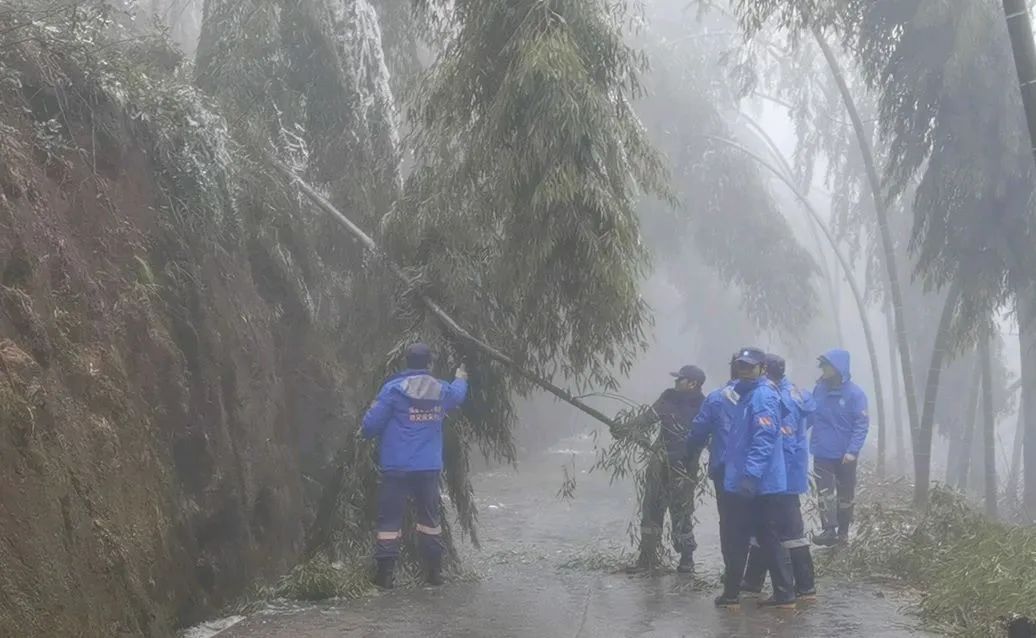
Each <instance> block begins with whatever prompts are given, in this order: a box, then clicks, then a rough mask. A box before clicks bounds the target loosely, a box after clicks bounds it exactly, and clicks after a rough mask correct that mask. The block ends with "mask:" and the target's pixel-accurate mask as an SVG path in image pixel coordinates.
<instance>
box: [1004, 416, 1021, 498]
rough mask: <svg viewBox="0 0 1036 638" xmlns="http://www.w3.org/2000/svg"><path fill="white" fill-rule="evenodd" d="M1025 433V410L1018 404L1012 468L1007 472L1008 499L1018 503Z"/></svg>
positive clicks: (1012, 450)
mask: <svg viewBox="0 0 1036 638" xmlns="http://www.w3.org/2000/svg"><path fill="white" fill-rule="evenodd" d="M1024 433H1025V411H1024V410H1023V409H1022V407H1021V406H1018V420H1017V423H1016V425H1015V428H1014V445H1013V446H1012V447H1011V468H1010V469H1009V470H1008V472H1007V500H1008V501H1009V502H1010V504H1011V505H1012V506H1017V505H1018V474H1019V470H1020V469H1021V465H1022V445H1023V440H1024V436H1023V435H1024Z"/></svg>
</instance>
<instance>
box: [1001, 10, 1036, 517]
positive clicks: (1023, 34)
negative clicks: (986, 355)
mask: <svg viewBox="0 0 1036 638" xmlns="http://www.w3.org/2000/svg"><path fill="white" fill-rule="evenodd" d="M1003 5H1004V16H1005V18H1006V20H1007V32H1008V35H1009V36H1010V38H1011V50H1012V53H1013V54H1014V66H1015V71H1016V72H1017V74H1018V84H1019V87H1020V89H1021V94H1022V105H1023V106H1024V107H1025V120H1026V123H1027V125H1028V128H1029V146H1030V148H1031V149H1032V152H1033V154H1034V155H1036V43H1034V42H1033V34H1032V22H1031V20H1030V18H1029V7H1028V6H1027V2H1026V0H1003ZM1032 292H1033V287H1032V286H1031V285H1030V286H1023V287H1022V293H1023V294H1021V295H1018V294H1016V295H1015V302H1016V303H1017V304H1018V324H1019V325H1018V332H1019V340H1020V341H1021V346H1022V381H1023V382H1024V383H1023V389H1022V402H1023V406H1024V408H1023V414H1024V416H1025V432H1024V440H1025V441H1026V442H1027V443H1026V444H1025V445H1024V449H1023V457H1024V458H1023V464H1024V467H1025V495H1024V498H1023V504H1024V507H1025V511H1026V513H1027V514H1028V515H1029V516H1030V517H1032V516H1036V471H1033V469H1032V468H1036V361H1033V360H1032V356H1033V355H1036V347H1034V346H1036V334H1034V332H1036V326H1033V325H1032V323H1031V320H1032V318H1033V317H1032V315H1033V313H1032V309H1031V308H1030V307H1029V306H1030V304H1031V303H1032V301H1031V300H1032V298H1033V297H1032ZM1023 310H1024V312H1023Z"/></svg>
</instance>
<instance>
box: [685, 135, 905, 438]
mask: <svg viewBox="0 0 1036 638" xmlns="http://www.w3.org/2000/svg"><path fill="white" fill-rule="evenodd" d="M703 137H705V138H707V139H710V140H713V141H715V142H719V143H721V144H725V145H727V146H729V147H731V148H734V149H737V150H738V151H740V152H742V153H744V154H745V155H747V156H748V157H751V158H752V159H754V160H755V161H756V162H758V163H759V165H760V166H762V167H763V168H765V169H766V170H768V171H770V172H771V173H773V175H775V176H776V177H777V179H779V180H781V181H782V182H784V184H785V185H786V186H787V187H788V188H789V189H791V192H792V193H793V194H794V195H795V197H796V198H797V199H798V200H799V201H800V202H802V205H803V207H804V208H805V209H806V213H808V214H809V216H810V218H811V219H812V220H813V223H815V224H816V225H817V228H819V229H820V230H821V232H823V234H824V237H825V238H826V239H827V242H828V244H829V245H830V246H831V250H832V251H833V252H834V253H835V257H837V258H838V263H839V265H841V267H842V272H843V273H844V275H845V277H844V279H845V280H846V281H847V282H849V289H850V290H852V293H853V299H854V300H855V301H856V309H857V311H858V312H859V315H860V323H861V324H862V325H863V338H864V340H865V341H866V342H867V354H868V356H869V357H870V363H871V374H872V375H873V376H874V402H875V403H876V404H877V405H876V408H877V414H878V423H879V425H878V427H879V428H883V427H884V422H885V393H884V391H883V390H882V386H881V368H880V367H879V364H878V347H877V344H875V342H874V331H873V330H871V322H870V320H869V319H868V318H867V303H866V302H865V301H864V297H863V293H862V292H860V288H859V286H857V285H856V278H855V277H854V276H853V267H852V264H851V263H849V259H848V258H847V257H846V256H845V255H843V254H842V251H841V250H839V248H838V242H837V241H835V237H834V235H832V234H831V231H830V230H829V229H828V227H827V225H826V224H825V223H824V220H823V218H822V217H821V216H820V213H818V212H817V209H816V208H814V207H813V204H812V203H810V201H809V198H808V197H806V196H805V195H804V194H803V193H802V191H801V190H799V187H798V186H797V185H796V184H795V182H794V181H793V180H792V179H791V177H789V176H786V175H784V173H782V172H781V171H780V170H779V169H778V168H777V167H775V166H774V165H773V164H771V163H770V162H767V161H766V159H765V158H763V157H762V156H760V155H759V154H757V153H755V152H754V151H751V150H749V149H747V148H745V147H744V146H742V145H741V144H738V143H737V142H735V141H734V140H729V139H727V138H725V137H717V136H715V135H705V136H703Z"/></svg>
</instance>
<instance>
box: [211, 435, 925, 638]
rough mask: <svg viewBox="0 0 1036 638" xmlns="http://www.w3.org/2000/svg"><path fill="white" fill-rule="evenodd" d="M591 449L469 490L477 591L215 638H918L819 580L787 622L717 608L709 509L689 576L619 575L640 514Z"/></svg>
mask: <svg viewBox="0 0 1036 638" xmlns="http://www.w3.org/2000/svg"><path fill="white" fill-rule="evenodd" d="M591 445H592V444H591V443H590V442H589V441H588V440H587V439H581V440H573V441H566V442H565V443H564V444H563V445H561V446H558V447H557V448H555V449H554V450H552V451H551V453H549V454H545V455H542V456H541V457H539V458H537V459H536V460H535V461H531V462H525V463H523V464H522V465H521V467H520V469H519V471H517V472H516V471H515V470H513V469H510V468H508V469H503V470H495V471H490V472H484V473H482V474H479V475H478V476H476V477H474V479H473V483H474V485H475V493H476V495H477V496H478V501H479V511H480V530H481V541H482V547H483V549H482V550H481V551H478V550H475V549H473V548H471V547H470V546H465V547H462V548H461V552H462V553H463V555H464V562H465V565H466V566H467V567H468V568H469V569H472V570H473V571H474V572H476V573H477V574H478V578H477V579H473V580H463V581H460V582H450V583H447V585H446V586H444V587H442V588H438V589H433V588H422V589H397V590H393V591H390V592H384V593H378V594H376V595H373V596H371V597H369V598H365V599H363V600H359V601H350V602H343V603H341V604H327V605H321V606H316V607H299V608H290V609H289V608H284V607H281V608H277V607H276V606H274V607H271V609H269V610H267V611H266V612H261V613H259V614H256V615H254V616H252V617H250V618H248V619H245V620H243V621H242V622H240V623H238V624H235V625H234V626H233V627H231V628H230V629H227V630H225V631H223V632H221V633H219V634H218V636H219V638H245V637H249V638H331V637H341V636H363V637H370V638H379V637H385V638H389V637H391V638H407V637H418V636H420V637H429V636H444V637H445V636H449V637H451V638H452V637H469V636H470V637H475V636H493V637H494V638H503V637H510V636H515V637H517V636H534V637H541V636H542V637H548V636H549V637H554V636H558V637H567V638H577V637H589V636H629V637H633V636H667V637H668V636H695V637H703V638H709V637H719V636H724V637H728V636H746V637H748V636H751V637H756V636H775V637H780V636H787V637H806V636H809V637H812V636H817V637H826V636H868V637H874V638H886V637H889V638H890V637H893V636H920V635H926V634H923V633H921V632H918V631H917V630H916V629H914V625H915V623H914V620H913V618H912V617H911V616H909V615H908V614H907V613H906V612H904V611H903V610H902V609H901V608H902V607H903V606H904V605H906V603H907V601H906V600H904V599H903V598H902V596H900V595H898V594H896V593H895V592H892V591H887V590H882V589H881V588H879V587H877V586H873V585H867V584H862V583H847V582H842V581H838V580H833V579H831V578H826V579H821V580H820V583H819V586H818V589H819V591H820V599H819V600H818V601H817V602H815V603H809V604H800V605H799V609H798V610H797V611H795V612H788V611H774V610H761V609H756V608H755V606H754V602H753V601H750V600H749V601H747V602H746V603H743V604H742V607H741V609H740V610H718V609H716V608H714V607H713V605H712V599H713V597H714V596H715V594H716V593H717V592H716V585H715V584H716V582H717V581H718V574H719V571H720V569H721V566H722V560H721V558H720V555H719V538H718V530H717V527H716V514H715V504H714V502H713V501H712V500H711V498H707V499H706V500H705V501H704V502H703V503H700V504H699V506H698V511H697V516H698V524H697V525H696V528H695V533H696V536H697V539H698V545H699V550H698V552H696V560H697V563H698V567H697V572H698V574H697V575H696V577H688V576H684V575H678V574H675V573H665V574H658V575H643V576H629V575H626V574H625V573H621V572H618V571H616V569H615V563H616V557H617V556H618V554H619V553H620V552H622V551H623V550H624V549H627V545H628V535H627V529H628V525H629V522H630V517H631V516H632V514H633V513H634V512H635V511H636V507H635V503H634V501H633V490H632V487H631V486H630V485H628V484H621V485H614V486H609V484H608V478H607V476H605V475H603V474H600V473H593V474H589V475H588V474H586V473H585V470H586V469H588V468H589V467H590V465H591V463H592V461H593V457H592V454H591V453H590V450H591ZM573 453H575V457H574V459H575V460H574V462H575V467H576V472H577V473H578V474H577V482H578V484H577V488H576V492H575V498H574V499H573V500H571V501H568V502H565V501H562V500H560V499H559V498H558V497H557V492H558V489H559V488H560V486H561V483H562V476H563V474H562V466H563V465H569V466H570V468H571V463H572V462H573V456H572V455H573ZM570 471H571V469H570Z"/></svg>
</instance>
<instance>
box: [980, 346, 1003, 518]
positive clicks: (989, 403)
mask: <svg viewBox="0 0 1036 638" xmlns="http://www.w3.org/2000/svg"><path fill="white" fill-rule="evenodd" d="M991 340H992V337H991V336H990V335H988V334H987V335H983V337H982V338H981V340H980V341H979V344H978V356H979V359H980V360H981V361H980V362H981V365H982V421H983V425H984V426H985V427H983V428H982V433H983V437H982V438H983V446H982V449H983V451H984V452H985V454H984V458H985V462H984V464H983V465H984V466H985V467H984V469H985V472H984V474H985V487H986V514H987V515H988V516H991V517H993V518H995V517H996V516H997V487H998V486H997V481H996V418H995V417H994V412H993V355H992V354H991V353H990V347H989V342H990V341H991Z"/></svg>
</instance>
